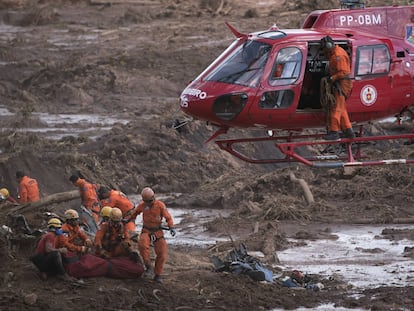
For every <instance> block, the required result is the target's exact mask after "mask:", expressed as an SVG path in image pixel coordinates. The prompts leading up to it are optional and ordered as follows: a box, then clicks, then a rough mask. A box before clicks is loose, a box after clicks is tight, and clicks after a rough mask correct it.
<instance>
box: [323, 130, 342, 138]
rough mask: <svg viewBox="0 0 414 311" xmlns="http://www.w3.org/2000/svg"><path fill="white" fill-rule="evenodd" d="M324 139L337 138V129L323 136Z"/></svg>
mask: <svg viewBox="0 0 414 311" xmlns="http://www.w3.org/2000/svg"><path fill="white" fill-rule="evenodd" d="M323 139H324V140H339V139H340V137H339V133H338V132H337V131H330V132H329V133H328V134H326V135H325V136H324V137H323Z"/></svg>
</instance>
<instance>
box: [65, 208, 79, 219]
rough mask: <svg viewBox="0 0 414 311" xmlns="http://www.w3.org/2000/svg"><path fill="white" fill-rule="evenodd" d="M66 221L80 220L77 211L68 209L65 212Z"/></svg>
mask: <svg viewBox="0 0 414 311" xmlns="http://www.w3.org/2000/svg"><path fill="white" fill-rule="evenodd" d="M65 219H66V220H68V219H79V214H78V212H77V211H75V210H74V209H68V210H67V211H66V212H65Z"/></svg>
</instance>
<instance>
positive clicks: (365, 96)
mask: <svg viewBox="0 0 414 311" xmlns="http://www.w3.org/2000/svg"><path fill="white" fill-rule="evenodd" d="M360 98H361V101H362V103H363V104H364V105H365V106H372V105H373V104H374V103H375V101H376V100H377V89H376V88H375V87H374V86H372V85H369V84H368V85H365V86H364V87H363V88H362V89H361V94H360Z"/></svg>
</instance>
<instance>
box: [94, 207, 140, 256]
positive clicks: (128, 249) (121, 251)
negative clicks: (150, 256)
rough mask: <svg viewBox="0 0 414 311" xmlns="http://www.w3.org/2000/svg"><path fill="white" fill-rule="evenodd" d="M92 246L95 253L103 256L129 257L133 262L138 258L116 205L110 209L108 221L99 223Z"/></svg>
mask: <svg viewBox="0 0 414 311" xmlns="http://www.w3.org/2000/svg"><path fill="white" fill-rule="evenodd" d="M94 247H95V254H96V255H97V256H100V257H103V258H112V257H130V258H131V260H133V261H135V262H138V261H139V260H140V258H139V254H138V252H137V251H136V250H134V249H133V247H132V243H131V240H130V238H129V232H128V230H126V228H125V226H124V224H123V222H122V211H121V210H120V209H119V208H116V207H114V208H112V209H111V214H110V218H109V221H108V222H103V223H101V226H100V228H99V230H98V231H97V232H96V235H95V243H94Z"/></svg>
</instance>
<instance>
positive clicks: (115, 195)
mask: <svg viewBox="0 0 414 311" xmlns="http://www.w3.org/2000/svg"><path fill="white" fill-rule="evenodd" d="M101 205H102V206H110V207H117V208H119V209H120V210H121V211H122V216H123V217H124V218H125V217H126V216H128V214H129V213H130V212H131V211H132V210H133V208H134V203H132V202H131V201H130V200H129V199H128V198H127V197H126V195H125V194H123V193H122V192H121V191H117V190H111V191H110V192H109V198H107V199H103V200H101Z"/></svg>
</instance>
